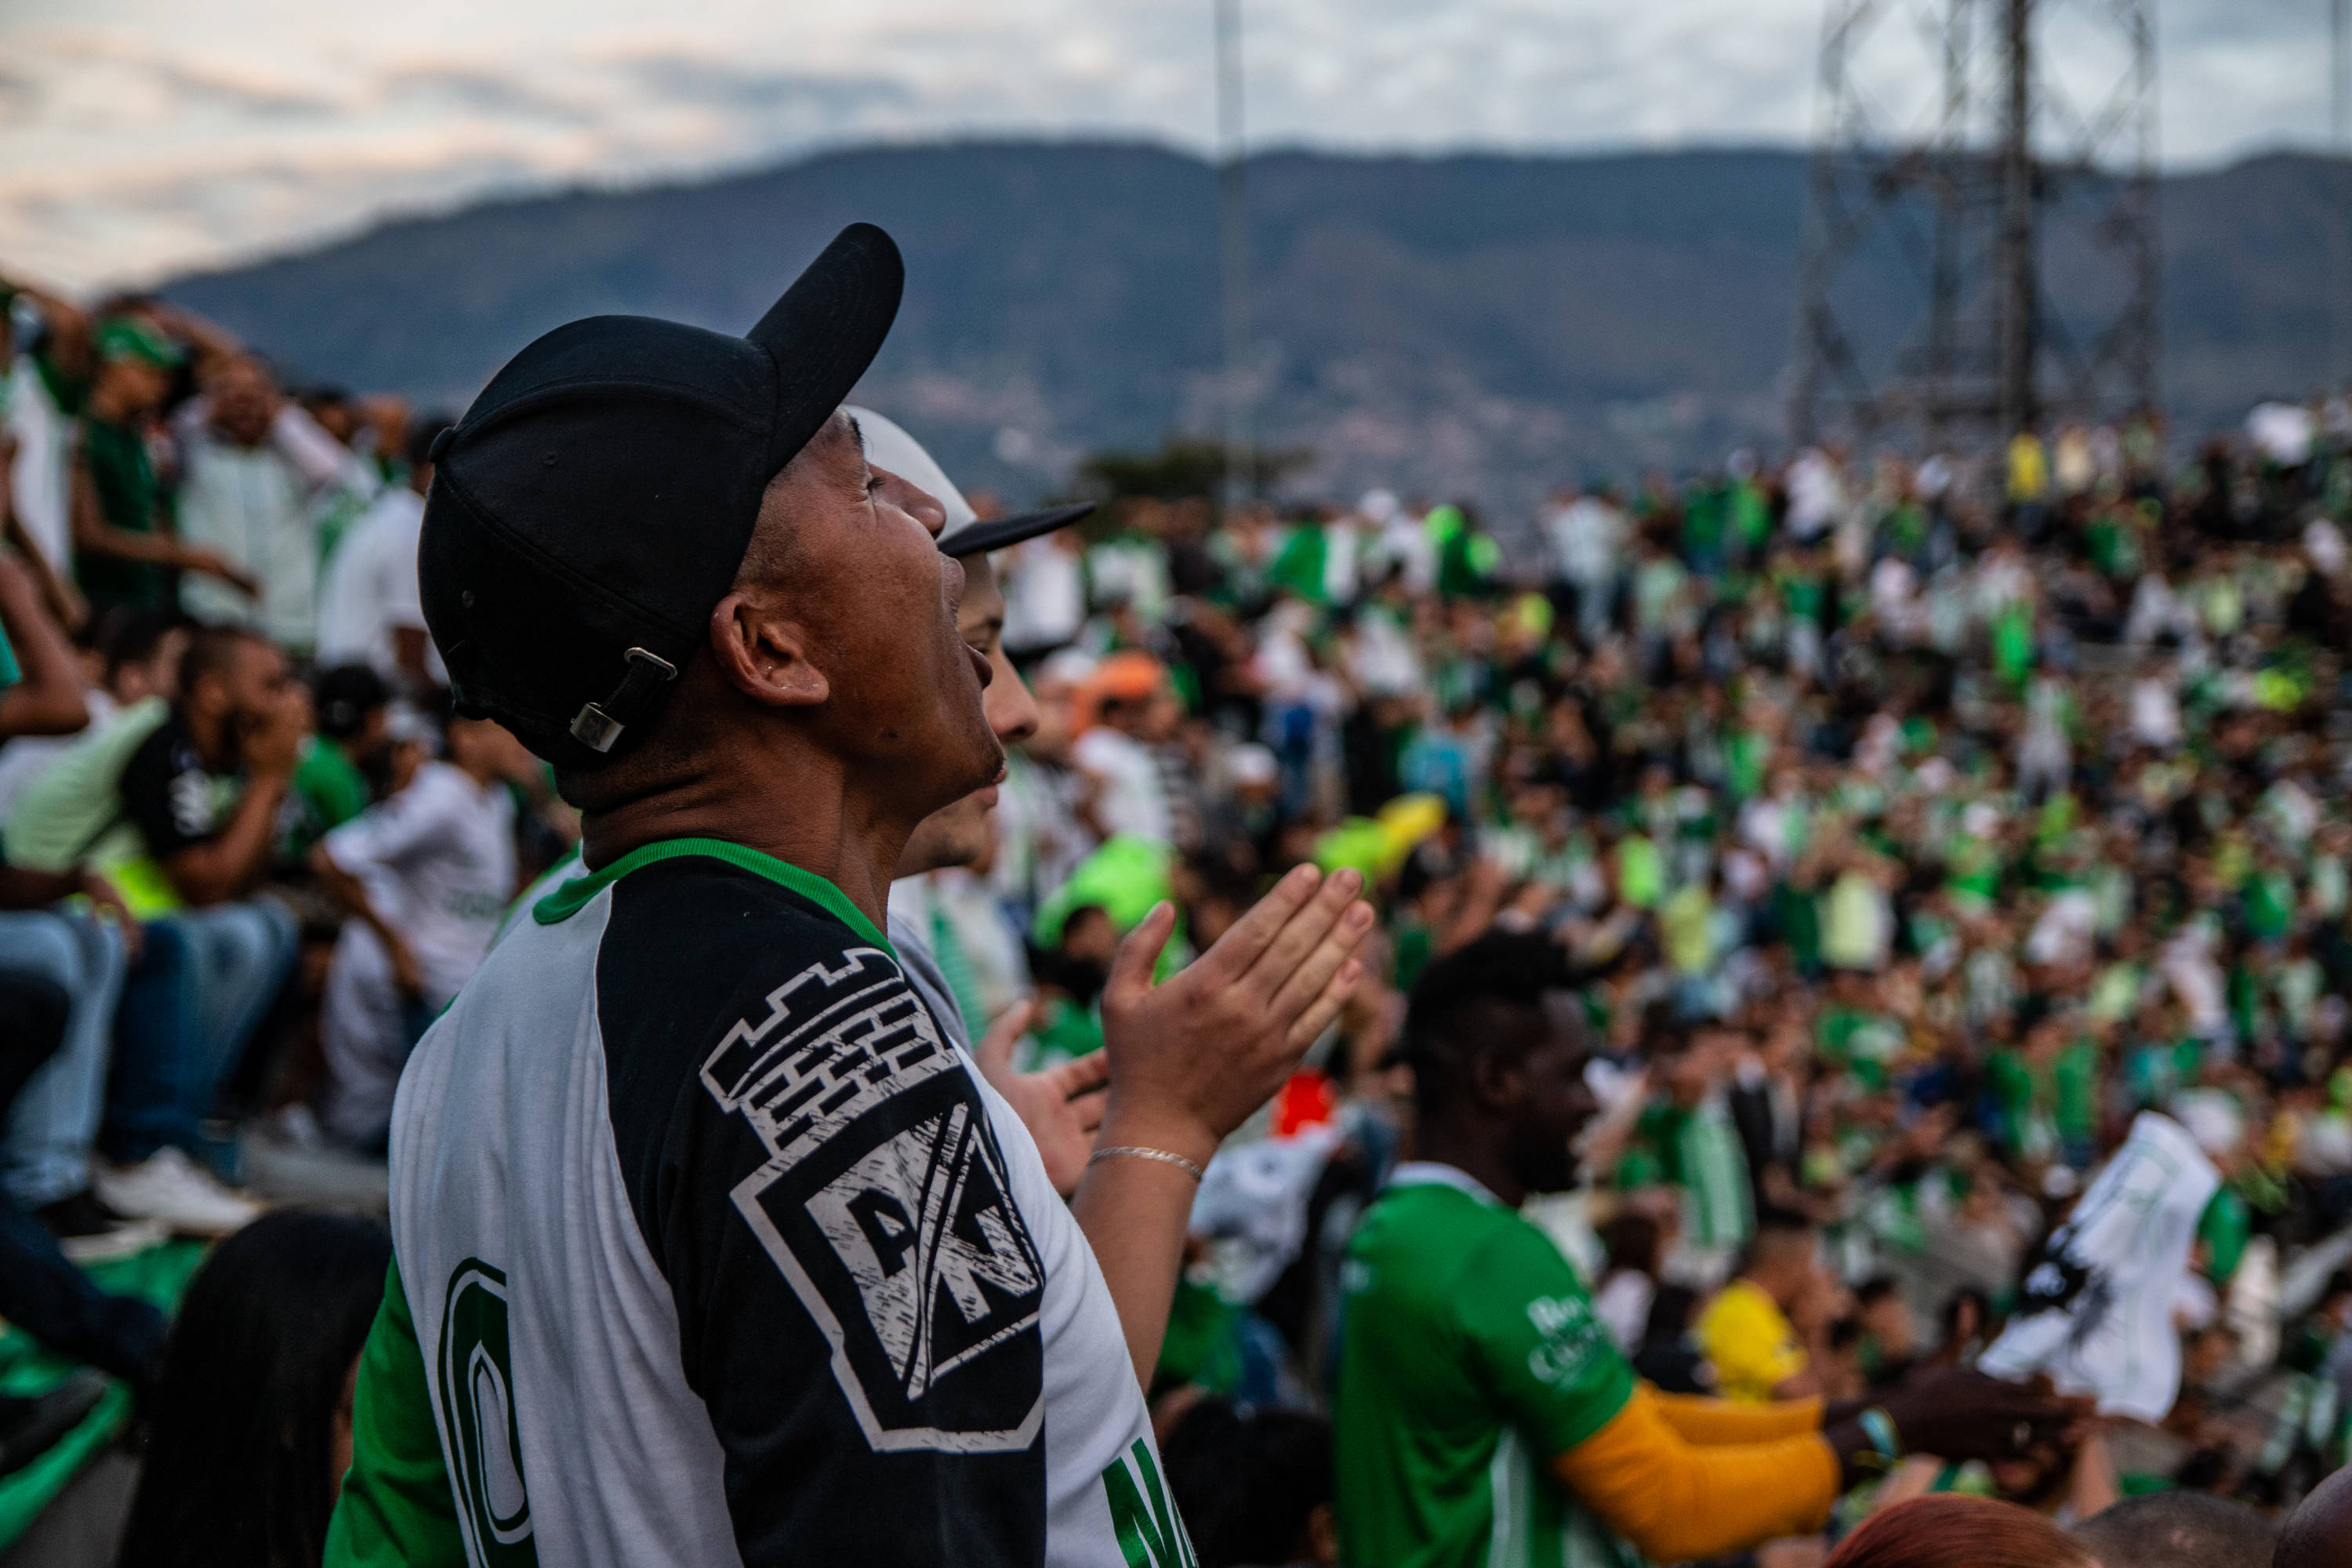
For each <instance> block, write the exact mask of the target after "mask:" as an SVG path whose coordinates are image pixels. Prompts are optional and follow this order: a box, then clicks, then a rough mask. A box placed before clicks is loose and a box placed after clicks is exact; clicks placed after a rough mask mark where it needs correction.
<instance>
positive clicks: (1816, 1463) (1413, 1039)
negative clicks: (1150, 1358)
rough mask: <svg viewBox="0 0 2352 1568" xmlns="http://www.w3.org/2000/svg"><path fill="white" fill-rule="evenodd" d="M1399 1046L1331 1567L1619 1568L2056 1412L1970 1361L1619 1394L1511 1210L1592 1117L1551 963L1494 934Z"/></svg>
mask: <svg viewBox="0 0 2352 1568" xmlns="http://www.w3.org/2000/svg"><path fill="white" fill-rule="evenodd" d="M1403 1044H1404V1051H1405V1054H1406V1058H1407V1059H1408V1061H1409V1062H1410V1063H1411V1065H1412V1069H1413V1098H1414V1101H1415V1106H1416V1117H1415V1128H1416V1137H1417V1140H1418V1143H1417V1157H1416V1158H1415V1159H1413V1160H1411V1161H1408V1162H1406V1163H1403V1164H1401V1165H1399V1166H1398V1167H1397V1169H1396V1171H1395V1173H1394V1174H1393V1175H1392V1176H1391V1178H1390V1183H1389V1186H1388V1188H1387V1190H1386V1191H1385V1192H1384V1193H1382V1194H1381V1196H1380V1197H1379V1198H1378V1199H1377V1200H1375V1202H1374V1203H1373V1205H1372V1206H1371V1208H1370V1210H1369V1211H1368V1212H1367V1214H1366V1215H1365V1217H1364V1221H1363V1224H1362V1226H1361V1227H1360V1229H1359V1230H1358V1231H1357V1233H1356V1237H1355V1239H1354V1240H1353V1241H1352V1242H1351V1243H1349V1247H1348V1260H1347V1263H1346V1265H1345V1268H1344V1272H1343V1274H1342V1279H1343V1281H1344V1286H1345V1289H1346V1291H1347V1301H1346V1307H1345V1316H1344V1321H1343V1324H1342V1331H1341V1351H1340V1362H1339V1384H1338V1389H1337V1393H1336V1395H1335V1397H1334V1400H1333V1411H1334V1415H1335V1431H1336V1436H1337V1465H1336V1472H1337V1476H1338V1482H1339V1485H1338V1494H1337V1496H1338V1504H1339V1540H1340V1547H1341V1551H1340V1558H1341V1560H1342V1561H1344V1562H1349V1563H1381V1564H1382V1565H1383V1568H1438V1565H1444V1568H1475V1565H1476V1564H1480V1563H1522V1562H1525V1563H1538V1562H1541V1563H1569V1564H1572V1565H1574V1568H1586V1565H1588V1564H1597V1565H1604V1568H1618V1565H1621V1564H1622V1565H1626V1568H1631V1565H1632V1564H1634V1563H1639V1562H1640V1561H1641V1560H1642V1559H1643V1558H1648V1559H1651V1560H1654V1561H1657V1562H1661V1563H1679V1562H1682V1561H1684V1560H1685V1559H1687V1558H1699V1557H1716V1556H1721V1555H1727V1554H1729V1553H1732V1552H1741V1551H1745V1550H1747V1549H1748V1548H1750V1547H1753V1546H1756V1545H1758V1544H1759V1543H1760V1542H1765V1541H1768V1540H1771V1539H1773V1538H1775V1537H1779V1536H1784V1535H1801V1534H1809V1533H1811V1532H1812V1531H1817V1530H1819V1529H1820V1528H1821V1526H1822V1521H1824V1520H1825V1519H1826V1518H1827V1516H1828V1513H1829V1509H1830V1505H1831V1504H1832V1502H1833V1501H1835V1500H1836V1499H1837V1497H1838V1496H1839V1495H1840V1494H1841V1493H1842V1492H1843V1491H1844V1490H1845V1489H1846V1488H1847V1487H1849V1486H1851V1485H1853V1483H1854V1481H1855V1480H1856V1479H1859V1478H1860V1477H1862V1476H1864V1475H1867V1474H1873V1473H1878V1472H1880V1471H1883V1469H1884V1468H1885V1466H1886V1465H1887V1464H1890V1463H1892V1462H1893V1461H1894V1459H1895V1457H1896V1456H1897V1455H1899V1454H1900V1453H1902V1452H1903V1451H1904V1450H1906V1448H1918V1449H1922V1450H1924V1451H1927V1452H1933V1453H1937V1454H1942V1455H1946V1456H1948V1457H1952V1458H1962V1457H1979V1456H1988V1455H1990V1454H1994V1453H2008V1452H2011V1451H2012V1450H2013V1449H2021V1448H2023V1447H2026V1446H2027V1445H2028V1444H2029V1443H2030V1441H2031V1439H2032V1436H2034V1435H2035V1434H2036V1433H2041V1434H2044V1435H2048V1434H2053V1433H2055V1432H2058V1431H2061V1430H2063V1428H2064V1427H2065V1426H2066V1425H2067V1424H2068V1423H2069V1422H2071V1421H2073V1420H2074V1419H2075V1418H2077V1414H2078V1413H2077V1411H2076V1409H2075V1407H2074V1406H2073V1405H2067V1404H2064V1403H2060V1402H2049V1401H2044V1400H2042V1399H2041V1398H2039V1397H2038V1396H2036V1395H2035V1394H2032V1393H2031V1392H2030V1391H2028V1390H2026V1389H2024V1388H2021V1387H2018V1386H2016V1385H2012V1384H2000V1383H1995V1382H1994V1381H1993V1380H1991V1379H1990V1378H1985V1377H1980V1376H1979V1375H1977V1374H1976V1373H1949V1374H1946V1375H1943V1376H1939V1377H1937V1378H1933V1379H1929V1380H1927V1381H1925V1382H1923V1383H1920V1384H1915V1385H1914V1386H1913V1387H1911V1388H1908V1389H1906V1390H1904V1391H1901V1392H1899V1393H1896V1394H1889V1395H1888V1396H1887V1397H1886V1399H1885V1401H1884V1402H1883V1403H1882V1404H1880V1405H1874V1406H1873V1407H1871V1408H1870V1409H1867V1410H1861V1411H1854V1410H1850V1409H1838V1408H1831V1409H1825V1408H1824V1406H1823V1405H1822V1402H1821V1401H1819V1400H1813V1399H1808V1400H1799V1401H1795V1402H1791V1403H1785V1404H1779V1405H1764V1406H1748V1407H1741V1406H1736V1405H1727V1404H1725V1403H1723V1402H1719V1401H1716V1400H1708V1399H1696V1398H1687V1397H1684V1396H1679V1395H1673V1394H1662V1393H1660V1392H1659V1391H1658V1390H1656V1389H1654V1388H1652V1387H1650V1386H1649V1385H1647V1384H1643V1383H1642V1382H1640V1381H1639V1380H1638V1379H1637V1378H1636V1377H1635V1376H1634V1373H1633V1368H1632V1367H1631V1366H1630V1365H1628V1364H1627V1363H1626V1361H1625V1358H1624V1355H1623V1353H1622V1352H1620V1351H1619V1350H1618V1348H1617V1346H1616V1344H1615V1343H1614V1342H1612V1340H1611V1339H1610V1337H1609V1331H1608V1330H1607V1328H1606V1327H1605V1326H1604V1325H1603V1324H1602V1323H1601V1320H1600V1318H1599V1317H1598V1315H1597V1314H1595V1313H1594V1311H1593V1310H1592V1304H1591V1299H1590V1298H1589V1297H1588V1296H1587V1294H1586V1292H1585V1287H1584V1284H1583V1281H1581V1280H1580V1279H1578V1278H1577V1274H1576V1270H1575V1269H1574V1268H1572V1267H1570V1264H1569V1262H1568V1260H1567V1259H1566V1258H1563V1257H1561V1255H1560V1253H1559V1249H1558V1248H1557V1247H1554V1246H1553V1245H1552V1243H1551V1241H1550V1239H1549V1237H1546V1236H1545V1234H1544V1233H1543V1232H1542V1231H1540V1230H1538V1229H1537V1228H1536V1226H1534V1225H1532V1224H1530V1223H1529V1222H1528V1221H1527V1220H1526V1219H1523V1218H1522V1217H1520V1215H1519V1214H1518V1208H1519V1205H1521V1204H1522V1203H1523V1202H1524V1201H1525V1200H1526V1199H1527V1198H1528V1195H1529V1194H1534V1193H1540V1192H1558V1191H1563V1190H1565V1189H1566V1188H1567V1187H1568V1186H1569V1185H1570V1184H1571V1183H1572V1181H1573V1180H1574V1177H1575V1173H1576V1160H1575V1155H1574V1153H1573V1152H1572V1150H1573V1145H1574V1143H1575V1141H1576V1139H1577V1136H1578V1134H1579V1133H1580V1131H1581V1130H1582V1129H1583V1127H1584V1125H1585V1124H1586V1123H1587V1122H1588V1121H1590V1120H1591V1117H1592V1115H1593V1114H1594V1112H1595V1111H1596V1110H1597V1108H1598V1102H1597V1100H1595V1098H1594V1096H1593V1093H1592V1090H1591V1088H1590V1087H1589V1085H1588V1084H1587V1081H1586V1077H1585V1073H1586V1068H1588V1067H1589V1066H1590V1065H1591V1061H1592V1053H1593V1041H1592V1037H1591V1031H1590V1028H1589V1026H1588V1025H1587V1024H1586V1022H1585V1016H1584V1005H1583V999H1582V998H1581V997H1580V995H1579V994H1577V993H1576V992H1575V991H1574V990H1572V989H1571V988H1570V975H1569V973H1568V966H1567V959H1566V955H1565V954H1564V952H1562V950H1561V949H1560V948H1559V945H1558V944H1557V943H1555V942H1552V941H1551V940H1550V939H1549V938H1548V937H1545V936H1542V935H1539V934H1535V933H1526V934H1517V933H1492V934H1489V935H1487V936H1485V937H1482V938H1480V939H1479V940H1477V941H1476V942H1471V943H1470V944H1468V945H1467V946H1465V947H1463V948H1460V949H1458V950H1456V951H1455V952H1452V953H1449V954H1447V955H1446V956H1445V957H1444V958H1441V959H1439V960H1437V961H1436V962H1435V963H1432V964H1431V965H1430V967H1429V968H1428V970H1427V971H1425V972H1424V973H1423V975H1422V977H1421V979H1420V980H1419V981H1418V982H1417V983H1416V984H1415V985H1414V987H1413V992H1412V1001H1411V1004H1410V1006H1409V1010H1408V1012H1407V1015H1406V1019H1405V1027H1404V1042H1403Z"/></svg>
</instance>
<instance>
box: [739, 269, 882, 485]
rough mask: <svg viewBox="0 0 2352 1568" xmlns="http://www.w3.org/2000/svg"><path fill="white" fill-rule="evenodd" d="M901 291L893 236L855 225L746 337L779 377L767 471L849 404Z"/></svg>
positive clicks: (795, 281)
mask: <svg viewBox="0 0 2352 1568" xmlns="http://www.w3.org/2000/svg"><path fill="white" fill-rule="evenodd" d="M906 285H907V268H906V263H905V262H904V261H903V260H901V259H900V258H899V256H898V246H897V245H896V244H895V243H893V242H892V240H891V238H890V237H889V236H888V235H887V234H885V233H883V232H882V231H881V230H880V229H878V228H877V227H875V226H873V225H872V224H870V223H854V224H851V225H850V226H848V227H847V228H845V229H843V230H842V231H841V232H840V233H839V234H837V235H835V236H834V238H833V243H832V244H831V245H828V246H826V247H824V251H823V252H822V253H821V254H820V255H819V256H818V257H817V258H816V259H815V260H814V261H812V262H810V263H809V264H808V269H807V270H806V271H804V272H803V273H802V274H801V275H800V276H799V277H798V278H796V279H793V286H792V287H791V288H789V289H785V290H784V294H783V298H782V299H781V300H777V301H776V302H775V303H774V304H773V305H772V306H771V307H769V310H768V313H767V314H766V315H764V316H762V317H761V318H760V320H759V322H758V324H757V325H755V326H754V327H752V329H751V331H748V332H746V333H744V334H743V335H744V336H745V337H746V338H748V339H750V340H751V342H755V343H757V344H759V345H760V346H761V348H763V349H766V350H767V351H768V356H769V357H770V358H771V359H772V360H774V361H775V362H776V374H777V375H778V377H779V378H780V380H779V384H778V387H777V396H776V422H775V425H774V426H773V427H772V430H773V444H772V448H771V450H770V452H769V457H770V458H771V459H772V466H771V468H770V469H769V471H770V472H771V473H774V472H777V471H780V470H782V468H783V466H784V465H785V464H786V463H789V462H791V461H792V460H793V456H794V454H796V453H798V452H799V451H800V449H801V448H802V447H805V446H807V445H808V444H809V440H810V438H811V437H814V435H815V434H816V433H817V432H818V431H819V430H821V429H823V428H824V422H825V421H826V420H828V419H830V418H832V417H833V411H834V410H835V409H836V408H838V407H840V406H841V405H843V404H844V403H845V402H847V401H848V400H849V394H850V390H851V389H852V388H853V387H855V386H856V384H857V382H858V378H859V377H861V376H863V375H864V374H866V366H868V365H870V364H872V363H874V356H875V355H876V354H877V353H880V352H881V349H882V340H883V339H884V338H886V337H887V336H888V335H889V333H890V323H891V322H892V321H895V320H896V319H897V318H898V298H899V295H900V294H901V293H903V292H904V291H905V289H906Z"/></svg>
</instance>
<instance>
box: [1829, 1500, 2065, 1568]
mask: <svg viewBox="0 0 2352 1568" xmlns="http://www.w3.org/2000/svg"><path fill="white" fill-rule="evenodd" d="M1826 1568H2099V1560H2098V1559H2097V1558H2095V1557H2094V1556H2092V1555H2091V1554H2090V1553H2089V1552H2085V1551H2084V1549H2083V1548H2082V1546H2081V1545H2080V1544H2079V1543H2077V1542H2075V1540H2074V1537H2072V1536H2070V1535H2068V1534H2067V1533H2066V1532H2065V1531H2063V1530H2061V1529H2059V1528H2058V1527H2057V1526H2056V1525H2054V1524H2053V1523H2051V1522H2050V1521H2048V1520H2046V1519H2044V1518H2042V1516H2041V1515H2040V1514H2038V1513H2035V1512H2034V1511H2033V1510H2031V1509H2023V1508H2020V1507H2018V1506H2017V1505H2016V1504H2015V1503H2007V1502H1997V1501H1995V1500H1993V1499H1991V1498H1980V1497H1969V1496H1967V1495H1965V1494H1963V1493H1958V1492H1944V1493H1939V1494H1937V1496H1934V1497H1923V1498H1914V1499H1912V1500H1910V1501H1909V1502H1899V1503H1896V1504H1895V1506H1894V1507H1893V1508H1890V1509H1887V1510H1884V1511H1882V1512H1879V1513H1874V1514H1873V1515H1871V1516H1870V1517H1869V1518H1868V1519H1866V1520H1864V1521H1863V1522H1862V1524H1861V1525H1860V1526H1859V1527H1858V1528H1857V1529H1856V1530H1855V1531H1854V1532H1853V1534H1852V1535H1849V1536H1847V1537H1846V1538H1845V1540H1844V1541H1843V1542H1842V1543H1841V1544H1840V1545H1839V1547H1838V1549H1837V1550H1836V1551H1835V1552H1832V1553H1831V1554H1830V1560H1829V1563H1827V1564H1826Z"/></svg>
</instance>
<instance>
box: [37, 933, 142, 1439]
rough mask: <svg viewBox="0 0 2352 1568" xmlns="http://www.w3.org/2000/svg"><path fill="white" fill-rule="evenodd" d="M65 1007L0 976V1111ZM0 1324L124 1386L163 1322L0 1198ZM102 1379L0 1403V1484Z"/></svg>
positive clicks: (48, 994) (50, 1041)
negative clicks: (109, 1289)
mask: <svg viewBox="0 0 2352 1568" xmlns="http://www.w3.org/2000/svg"><path fill="white" fill-rule="evenodd" d="M71 1016H72V1014H71V1008H70V1005H69V1003H68V997H67V994H66V992H65V990H64V988H63V987H61V986H59V985H58V984H56V983H55V982H53V981H50V980H47V979H45V978H42V977H41V976H38V975H32V974H22V973H7V972H5V971H0V1111H5V1110H6V1109H7V1108H8V1107H9V1105H11V1104H12V1103H13V1102H14V1101H15V1100H16V1095H17V1092H18V1091H19V1090H20V1089H23V1088H24V1086H25V1082H26V1079H29V1078H30V1077H32V1075H33V1074H34V1072H35V1071H36V1070H37V1069H38V1068H39V1067H40V1066H41V1064H42V1063H43V1062H44V1061H46V1060H47V1058H49V1056H50V1055H51V1054H53V1053H54V1052H55V1051H56V1050H57V1048H58V1044H59V1043H60V1042H61V1041H62V1040H63V1039H64V1038H65V1036H66V1030H67V1027H68V1022H69V1020H70V1018H71ZM0 1316H5V1318H6V1319H7V1321H9V1322H11V1323H13V1324H15V1325H16V1326H17V1327H18V1328H21V1329H23V1330H24V1331H25V1332H26V1333H28V1334H30V1335H31V1336H32V1337H33V1338H34V1339H35V1340H37V1341H38V1342H40V1343H41V1344H42V1345H43V1346H45V1347H47V1349H48V1350H50V1351H53V1352H56V1353H58V1354H59V1355H63V1356H68V1357H71V1358H72V1359H74V1360H76V1361H81V1362H87V1363H89V1364H90V1365H92V1366H95V1367H99V1368H101V1369H103V1370H105V1371H107V1372H110V1373H113V1374H114V1375H115V1376H117V1377H120V1378H121V1379H123V1380H124V1381H126V1382H128V1383H129V1384H131V1386H132V1387H134V1388H138V1389H142V1390H143V1389H145V1388H147V1387H149V1386H151V1385H152V1383H153V1381H154V1376H155V1373H156V1369H157V1364H158V1363H159V1361H160V1359H161V1356H162V1352H163V1315H162V1314H161V1313H159V1312H157V1311H156V1310H155V1309H154V1308H152V1307H151V1306H149V1305H148V1304H147V1303H146V1302H144V1301H142V1300H137V1299H136V1298H134V1297H128V1296H111V1295H109V1294H107V1293H106V1292H105V1291H103V1290H100V1289H98V1287H97V1286H95V1285H93V1284H92V1283H91V1282H90V1279H89V1276H88V1275H86V1274H84V1273H83V1272H82V1271H81V1270H80V1269H79V1268H76V1267H74V1265H73V1263H72V1261H71V1260H70V1259H68V1258H67V1257H66V1256H65V1254H64V1252H63V1251H62V1250H60V1248H59V1247H58V1240H57V1237H54V1236H52V1235H51V1234H50V1233H49V1229H48V1227H47V1226H44V1225H43V1224H42V1223H41V1222H40V1221H39V1220H37V1219H36V1218H34V1217H33V1216H31V1215H27V1214H26V1213H25V1211H24V1210H22V1209H20V1208H18V1207H17V1206H16V1205H15V1204H14V1203H12V1202H11V1201H9V1199H8V1198H7V1196H6V1195H5V1194H0ZM105 1390H106V1385H105V1382H104V1380H103V1379H100V1378H97V1377H89V1376H84V1377H72V1378H68V1379H66V1380H65V1381H63V1382H62V1383H60V1384H58V1385H57V1386H55V1387H53V1388H50V1389H48V1390H46V1391H44V1392H42V1393H40V1394H35V1395H31V1396H18V1395H13V1394H10V1395H0V1476H5V1475H7V1474H9V1473H10V1472H11V1471H14V1470H16V1469H19V1468H23V1467H24V1466H25V1465H26V1464H28V1463H30V1462H31V1461H32V1460H33V1459H35V1458H38V1457H39V1456H40V1455H41V1454H42V1453H44V1452H46V1451H47V1449H48V1447H49V1446H50V1445H51V1444H53V1443H55V1442H56V1441H57V1440H58V1438H59V1437H61V1436H64V1435H65V1434H66V1433H67V1432H68V1431H69V1430H71V1429H72V1428H73V1426H75V1425H76V1424H78V1423H79V1421H80V1420H81V1418H82V1417H83V1416H84V1415H88V1414H89V1410H90V1407H91V1406H92V1405H95V1404H96V1403H97V1402H98V1399H99V1396H100V1394H103V1393H104V1392H105Z"/></svg>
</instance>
